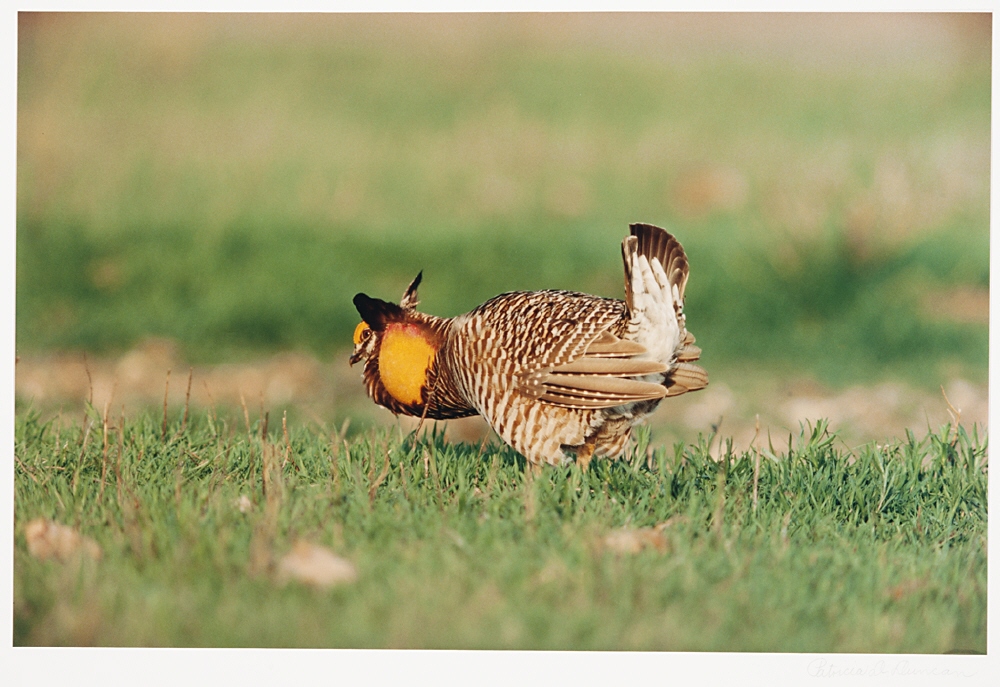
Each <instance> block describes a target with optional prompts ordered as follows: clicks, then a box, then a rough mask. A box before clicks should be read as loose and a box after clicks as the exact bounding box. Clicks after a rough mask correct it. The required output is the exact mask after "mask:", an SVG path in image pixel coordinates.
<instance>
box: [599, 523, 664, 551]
mask: <svg viewBox="0 0 1000 687" xmlns="http://www.w3.org/2000/svg"><path fill="white" fill-rule="evenodd" d="M670 524H671V523H670V521H667V522H662V523H660V524H659V525H656V526H655V527H623V528H621V529H617V530H614V531H612V532H610V533H609V534H607V535H605V537H604V539H603V540H602V543H603V544H604V548H606V549H608V550H610V551H614V552H615V553H639V552H640V551H642V550H643V549H645V548H647V547H650V548H654V549H656V550H657V551H659V552H660V553H664V552H666V551H667V550H668V549H669V548H670V544H669V543H668V542H667V538H666V537H664V536H663V530H664V529H666V528H667V527H668V526H669V525H670Z"/></svg>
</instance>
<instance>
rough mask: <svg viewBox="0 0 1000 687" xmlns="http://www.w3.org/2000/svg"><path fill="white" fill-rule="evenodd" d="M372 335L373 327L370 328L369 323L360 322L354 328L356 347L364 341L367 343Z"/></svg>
mask: <svg viewBox="0 0 1000 687" xmlns="http://www.w3.org/2000/svg"><path fill="white" fill-rule="evenodd" d="M371 335H372V330H371V327H369V326H368V323H367V322H364V321H362V322H359V323H358V326H357V327H355V328H354V345H355V346H357V345H358V344H360V343H361V342H362V341H367V340H368V337H369V336H371Z"/></svg>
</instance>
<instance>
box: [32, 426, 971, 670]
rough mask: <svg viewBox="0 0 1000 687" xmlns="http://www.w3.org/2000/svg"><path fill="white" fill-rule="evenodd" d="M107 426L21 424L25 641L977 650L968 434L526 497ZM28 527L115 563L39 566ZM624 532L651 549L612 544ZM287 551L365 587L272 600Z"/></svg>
mask: <svg viewBox="0 0 1000 687" xmlns="http://www.w3.org/2000/svg"><path fill="white" fill-rule="evenodd" d="M113 416H114V413H113V412H112V413H111V414H110V416H109V414H108V413H107V412H103V413H98V412H96V411H94V410H93V409H91V411H90V412H89V413H88V415H87V416H86V418H85V419H84V421H83V423H82V424H81V423H80V422H79V421H76V420H72V421H71V420H67V419H66V418H63V417H58V418H54V419H52V420H49V421H43V420H42V419H41V418H40V416H39V415H38V414H37V413H34V412H32V411H31V410H30V409H29V410H25V411H23V412H19V413H18V415H17V416H16V418H15V424H16V427H15V456H16V459H17V460H16V467H15V499H14V505H15V532H16V536H15V550H14V643H15V644H16V645H19V646H21V645H112V646H283V647H285V646H287V647H372V648H374V647H393V648H491V649H499V648H512V649H515V648H516V649H600V650H612V649H626V650H670V651H698V650H716V651H720V650H721V651H774V652H893V653H896V652H901V653H908V652H919V653H941V652H947V651H971V652H985V649H986V565H987V556H986V522H987V513H986V509H987V506H986V503H987V501H986V495H987V481H988V480H987V465H986V450H987V441H986V438H985V436H980V435H979V434H978V431H977V429H976V428H973V429H972V430H971V431H969V430H967V429H966V428H964V427H961V426H958V427H951V426H946V427H942V428H941V429H940V430H939V431H936V432H930V433H928V434H927V435H926V436H925V437H923V438H917V437H915V436H914V435H912V434H908V435H907V436H906V437H905V438H904V439H902V440H899V441H896V442H893V443H891V444H887V445H875V444H870V445H865V446H862V447H858V448H856V449H853V450H851V449H848V448H847V447H845V446H843V445H842V444H840V443H839V442H838V440H837V437H836V436H835V435H833V434H831V433H830V432H829V431H827V428H826V426H825V424H824V423H822V422H819V423H817V424H816V425H815V426H805V427H803V428H802V431H801V433H800V435H799V436H798V438H797V439H796V440H795V441H794V442H793V446H792V448H791V449H790V450H789V452H788V453H787V454H777V453H775V452H774V451H773V450H771V449H769V448H765V447H761V448H760V449H759V450H758V449H752V450H750V451H738V450H734V449H733V448H732V444H731V441H729V442H727V441H724V440H723V438H722V437H715V436H712V437H707V438H702V439H700V440H699V441H698V442H696V443H695V444H692V445H682V444H678V445H675V446H658V445H656V444H655V443H653V442H651V441H650V437H649V436H648V433H640V436H639V437H638V442H637V446H636V448H635V450H633V451H632V452H631V453H630V454H629V455H628V456H627V457H626V458H625V459H623V460H620V461H617V462H608V461H600V462H595V463H593V464H592V466H591V469H590V471H588V472H582V471H580V470H579V469H578V468H576V467H575V466H570V467H566V468H548V469H545V470H543V471H542V472H541V473H540V474H537V475H533V474H532V472H531V471H530V470H528V471H526V470H525V469H524V467H525V466H524V461H523V459H522V458H520V457H519V456H517V455H516V454H514V453H513V452H512V451H511V450H510V449H508V448H506V447H498V446H496V445H492V444H489V445H485V446H483V447H480V446H470V445H464V444H449V443H447V442H445V441H444V440H443V437H442V436H441V435H440V434H438V433H437V432H436V431H431V432H429V433H426V434H425V435H424V436H422V437H414V436H401V435H400V434H399V433H398V432H395V431H369V432H366V433H362V434H354V435H351V436H341V435H340V434H339V433H337V432H336V431H331V430H328V429H326V428H321V427H294V426H292V427H287V426H283V424H279V423H278V422H276V421H274V420H273V418H272V419H271V421H270V422H268V416H266V415H265V416H264V417H260V418H258V419H257V420H256V421H251V419H250V418H249V416H246V417H244V416H240V415H237V416H234V417H226V416H221V417H220V416H217V415H216V414H214V413H208V414H204V415H202V414H197V413H195V414H192V415H191V416H190V417H189V418H187V423H186V424H185V423H184V418H182V417H180V416H179V414H176V416H175V415H174V414H171V417H170V418H169V422H168V426H167V432H166V433H165V435H164V433H163V431H162V429H163V428H162V419H161V418H160V417H158V416H157V415H155V414H152V413H151V414H148V415H139V416H137V417H134V418H128V419H125V418H114V417H113ZM105 437H106V438H105ZM715 441H721V442H723V443H722V445H723V446H725V447H726V450H725V451H723V458H722V460H720V461H718V462H716V461H714V460H712V459H711V458H710V457H709V453H708V448H709V445H710V444H711V443H713V442H715ZM758 443H761V442H758ZM761 445H762V444H761ZM242 497H246V498H245V499H242V501H243V504H244V506H246V505H247V504H249V508H246V507H244V508H243V509H242V510H241V508H240V502H241V498H242ZM244 511H245V512H244ZM37 517H46V518H50V519H52V520H55V521H58V522H61V523H64V524H67V525H69V526H72V527H74V528H76V529H78V530H79V531H80V532H81V533H82V534H83V535H85V536H87V537H90V538H92V539H93V540H94V541H95V542H97V544H98V545H99V546H100V547H101V549H102V550H103V556H102V558H101V559H100V560H99V561H84V562H80V561H78V562H76V563H72V562H71V563H58V562H54V561H40V560H37V559H35V558H33V557H32V556H31V555H30V554H29V553H28V552H27V549H26V543H25V536H24V527H25V524H26V523H27V522H28V521H29V520H31V519H33V518H37ZM622 528H625V531H626V532H631V531H635V530H639V531H643V532H655V533H656V534H655V535H650V536H653V537H654V539H655V541H656V542H657V546H652V547H645V548H641V549H640V550H638V551H637V552H635V553H622V552H620V551H617V550H614V549H613V548H609V545H608V544H607V541H608V540H607V537H608V535H609V534H611V533H614V532H618V531H619V530H622ZM641 528H654V529H652V530H646V529H641ZM297 540H306V541H311V542H314V543H317V544H321V545H324V546H327V547H329V548H331V549H333V550H334V551H335V552H337V553H338V554H339V555H341V556H343V557H345V558H347V559H349V560H350V561H352V562H353V563H354V564H355V565H356V567H357V570H358V578H357V581H356V582H353V583H348V584H343V585H340V586H336V587H333V588H332V589H329V590H327V591H320V590H315V589H312V588H309V587H305V586H301V585H299V584H298V583H294V582H293V583H289V584H287V585H285V586H281V585H279V584H278V579H277V575H276V570H275V568H276V562H277V561H278V560H279V559H280V557H281V556H282V555H283V554H284V553H285V552H287V551H289V550H290V549H291V547H292V544H293V543H294V542H295V541H297Z"/></svg>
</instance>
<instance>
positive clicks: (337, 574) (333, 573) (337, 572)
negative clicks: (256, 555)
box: [278, 541, 358, 589]
mask: <svg viewBox="0 0 1000 687" xmlns="http://www.w3.org/2000/svg"><path fill="white" fill-rule="evenodd" d="M357 577H358V571H357V569H356V568H355V567H354V564H353V563H351V562H350V561H348V560H346V559H344V558H341V557H340V556H338V555H337V554H335V553H334V552H333V551H331V550H330V549H328V548H326V547H325V546H319V545H317V544H310V543H309V542H305V541H297V542H295V545H294V546H292V550H291V551H290V552H289V553H288V554H286V555H285V557H284V558H282V559H281V561H280V562H279V563H278V581H279V582H280V583H282V584H285V583H287V582H288V581H289V580H295V581H297V582H303V583H305V584H309V585H312V586H314V587H320V588H324V589H325V588H327V587H332V586H334V585H336V584H341V583H344V582H354V580H356V579H357Z"/></svg>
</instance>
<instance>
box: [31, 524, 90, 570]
mask: <svg viewBox="0 0 1000 687" xmlns="http://www.w3.org/2000/svg"><path fill="white" fill-rule="evenodd" d="M24 538H25V539H27V540H28V553H30V554H31V555H32V556H34V557H35V558H37V559H39V560H43V561H44V560H48V559H49V558H56V559H58V560H60V561H67V560H69V559H71V558H72V557H73V556H76V555H77V554H84V555H87V556H89V557H90V558H93V559H94V560H99V559H100V558H101V547H100V546H98V545H97V542H95V541H94V540H93V539H91V538H90V537H84V536H83V535H81V534H80V533H79V532H77V531H76V530H74V529H73V528H72V527H67V526H66V525H60V524H59V523H57V522H52V521H51V520H46V519H45V518H35V519H34V520H32V521H31V522H29V523H28V524H27V525H26V526H25V528H24Z"/></svg>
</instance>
